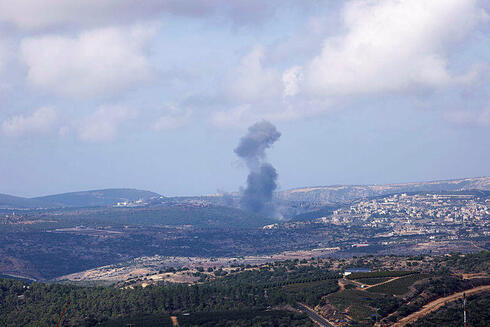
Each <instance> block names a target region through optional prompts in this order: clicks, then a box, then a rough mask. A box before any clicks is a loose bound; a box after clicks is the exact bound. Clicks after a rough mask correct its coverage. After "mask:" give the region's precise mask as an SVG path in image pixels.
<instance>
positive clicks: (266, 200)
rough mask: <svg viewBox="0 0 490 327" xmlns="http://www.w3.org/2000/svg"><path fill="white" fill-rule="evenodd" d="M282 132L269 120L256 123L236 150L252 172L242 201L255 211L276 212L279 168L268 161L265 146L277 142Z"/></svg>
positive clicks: (248, 208)
mask: <svg viewBox="0 0 490 327" xmlns="http://www.w3.org/2000/svg"><path fill="white" fill-rule="evenodd" d="M280 136H281V133H279V132H278V131H277V129H276V127H275V126H274V125H272V124H271V123H269V122H267V121H261V122H258V123H255V124H254V125H252V126H250V127H249V128H248V133H247V135H245V136H244V137H242V138H241V139H240V144H239V145H238V147H237V148H236V149H235V153H236V154H237V155H238V156H239V157H240V158H242V159H243V160H244V161H245V163H246V164H247V167H248V169H249V170H250V173H249V174H248V177H247V187H246V188H245V190H244V191H243V193H242V197H241V199H240V204H241V205H242V207H243V208H245V209H247V210H250V211H252V212H255V213H261V214H266V215H271V214H274V211H275V208H274V204H273V202H272V195H273V193H274V190H275V189H276V188H277V184H276V180H277V172H276V170H275V168H274V167H272V165H271V164H269V163H267V162H265V150H266V149H267V148H269V147H270V146H271V145H272V144H273V143H274V142H276V141H277V140H278V139H279V137H280Z"/></svg>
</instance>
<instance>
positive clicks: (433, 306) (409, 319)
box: [393, 285, 490, 327]
mask: <svg viewBox="0 0 490 327" xmlns="http://www.w3.org/2000/svg"><path fill="white" fill-rule="evenodd" d="M485 291H490V285H483V286H478V287H475V288H471V289H469V290H466V291H464V292H459V293H454V294H452V295H449V296H446V297H443V298H440V299H437V300H434V301H432V302H429V303H427V304H426V305H424V306H423V307H422V309H420V310H419V311H417V312H414V313H412V314H410V315H408V316H406V317H405V318H402V319H400V321H398V322H397V323H395V324H394V325H393V327H403V326H405V325H407V324H409V323H413V322H415V321H416V320H418V319H420V318H422V317H424V316H426V315H427V314H429V313H431V312H433V311H436V310H437V309H439V308H440V307H442V306H443V305H445V304H446V303H447V302H452V301H456V300H458V299H460V298H462V297H463V294H466V296H469V295H472V294H476V293H481V292H485Z"/></svg>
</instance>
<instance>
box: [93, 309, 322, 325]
mask: <svg viewBox="0 0 490 327" xmlns="http://www.w3.org/2000/svg"><path fill="white" fill-rule="evenodd" d="M174 319H176V320H177V322H178V324H179V326H181V327H191V326H202V327H260V326H271V327H287V326H293V327H294V326H302V327H313V326H314V325H313V323H312V322H311V320H310V319H309V318H308V317H307V316H306V315H305V314H301V313H296V312H290V311H284V310H242V311H220V312H197V313H186V314H179V315H177V316H174ZM131 324H132V325H134V326H138V327H154V326H159V327H160V326H161V327H167V326H168V327H170V326H173V324H172V322H171V319H170V316H169V315H164V314H145V315H141V314H140V315H137V316H134V317H128V318H121V319H114V320H109V321H106V322H104V323H102V325H101V327H120V326H128V325H131Z"/></svg>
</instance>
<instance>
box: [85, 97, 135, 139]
mask: <svg viewBox="0 0 490 327" xmlns="http://www.w3.org/2000/svg"><path fill="white" fill-rule="evenodd" d="M136 116H137V113H136V112H135V111H133V110H131V109H129V108H126V107H123V106H100V107H99V108H98V109H97V110H96V111H95V112H94V113H93V114H92V115H90V116H89V117H87V118H86V119H85V120H83V121H82V123H81V124H80V126H79V127H78V137H79V139H80V140H82V141H86V142H108V141H112V140H114V139H115V138H116V136H117V132H118V127H119V125H120V124H121V123H123V122H124V121H127V120H130V119H134V118H136Z"/></svg>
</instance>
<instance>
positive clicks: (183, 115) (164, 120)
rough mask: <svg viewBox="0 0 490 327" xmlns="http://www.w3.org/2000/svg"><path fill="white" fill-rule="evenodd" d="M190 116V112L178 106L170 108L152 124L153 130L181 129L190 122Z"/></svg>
mask: <svg viewBox="0 0 490 327" xmlns="http://www.w3.org/2000/svg"><path fill="white" fill-rule="evenodd" d="M190 116H191V111H190V110H182V109H179V108H178V107H176V106H169V107H168V110H167V112H166V113H165V114H163V115H161V116H160V117H158V119H157V120H156V121H155V122H154V123H153V124H152V128H153V130H155V131H162V130H168V129H175V128H179V127H182V126H184V125H185V124H187V123H188V122H189V118H190Z"/></svg>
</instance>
